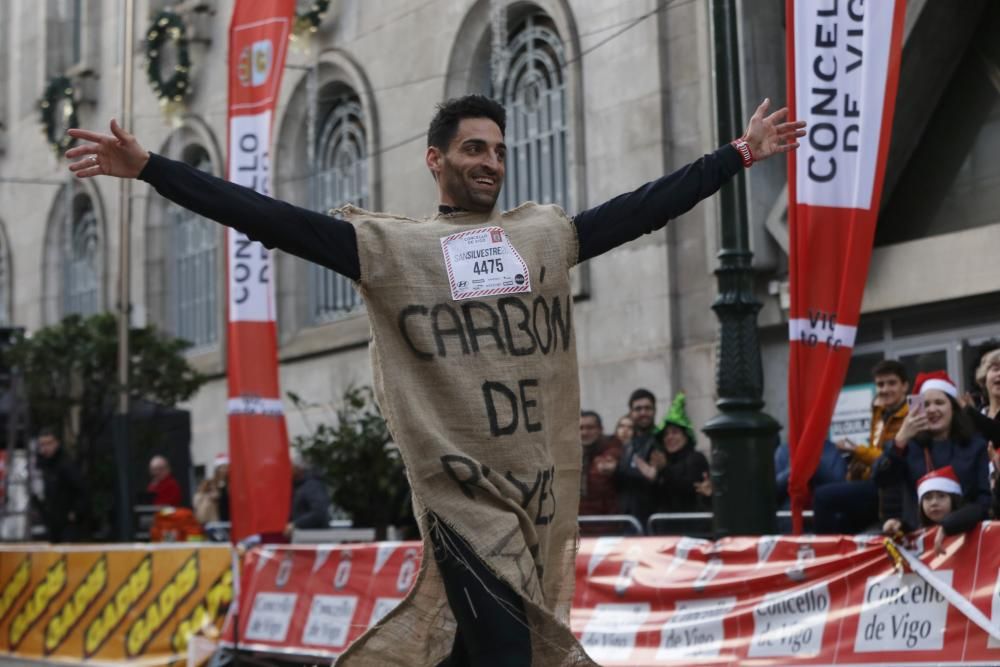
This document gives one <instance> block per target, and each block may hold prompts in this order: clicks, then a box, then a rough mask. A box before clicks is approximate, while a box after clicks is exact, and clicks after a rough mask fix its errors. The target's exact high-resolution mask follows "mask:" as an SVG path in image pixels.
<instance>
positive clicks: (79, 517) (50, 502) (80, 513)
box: [34, 445, 90, 542]
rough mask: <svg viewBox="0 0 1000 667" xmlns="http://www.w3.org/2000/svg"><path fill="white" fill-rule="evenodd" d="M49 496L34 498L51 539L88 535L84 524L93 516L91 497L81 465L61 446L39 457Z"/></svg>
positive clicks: (75, 537) (44, 484)
mask: <svg viewBox="0 0 1000 667" xmlns="http://www.w3.org/2000/svg"><path fill="white" fill-rule="evenodd" d="M38 470H39V472H40V473H41V474H42V488H43V490H44V493H45V497H44V498H43V499H41V500H39V499H38V498H34V501H35V504H36V506H37V507H38V508H39V510H40V513H41V515H42V521H43V522H44V523H45V528H46V530H47V531H48V536H49V541H51V542H66V541H75V540H81V539H83V538H84V537H85V535H84V534H83V533H84V530H83V527H84V524H85V522H86V519H87V517H88V516H89V515H90V511H89V510H90V500H89V498H88V497H87V489H86V486H85V485H84V483H83V477H82V476H81V475H80V471H79V468H77V466H76V464H75V463H74V462H73V460H72V459H71V458H70V456H69V454H67V453H66V452H65V450H63V448H62V446H61V445H60V447H59V449H57V450H56V453H55V455H54V456H52V457H51V458H45V457H44V456H39V457H38Z"/></svg>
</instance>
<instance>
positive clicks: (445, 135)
mask: <svg viewBox="0 0 1000 667" xmlns="http://www.w3.org/2000/svg"><path fill="white" fill-rule="evenodd" d="M463 118H488V119H490V120H492V121H493V122H494V123H496V124H497V126H498V127H499V128H500V134H503V133H504V132H505V131H506V129H507V112H506V111H505V110H504V108H503V106H502V105H501V104H500V103H499V102H497V101H496V100H492V99H490V98H489V97H486V96H485V95H466V96H464V97H456V98H454V99H450V100H447V101H445V102H442V103H441V104H439V105H438V106H437V113H436V114H434V118H433V119H432V120H431V126H430V127H429V128H428V129H427V145H428V146H434V147H435V148H440V149H441V150H443V151H446V150H448V145H449V144H451V140H452V139H454V138H455V133H456V132H458V124H459V122H461V120H462V119H463Z"/></svg>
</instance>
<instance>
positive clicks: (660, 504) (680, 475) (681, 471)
mask: <svg viewBox="0 0 1000 667" xmlns="http://www.w3.org/2000/svg"><path fill="white" fill-rule="evenodd" d="M707 472H708V459H706V458H705V455H704V454H702V453H701V452H699V451H698V450H696V449H695V448H694V443H693V442H691V441H690V440H689V441H688V443H687V444H686V445H684V447H683V449H681V450H680V451H678V452H675V453H673V454H671V453H670V452H667V465H666V467H665V468H663V470H661V471H660V474H659V476H658V477H657V480H656V481H657V485H658V487H659V488H658V490H657V494H656V511H657V512H707V511H709V510H711V509H712V503H711V500H710V499H709V498H706V497H705V496H703V495H700V494H699V493H697V492H696V491H695V490H694V485H695V483H697V482H701V481H703V478H704V475H705V473H707Z"/></svg>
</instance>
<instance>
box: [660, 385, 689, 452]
mask: <svg viewBox="0 0 1000 667" xmlns="http://www.w3.org/2000/svg"><path fill="white" fill-rule="evenodd" d="M686 403H687V398H685V396H684V392H682V391H680V392H677V395H676V396H674V402H673V403H671V404H670V411H669V412H667V416H666V417H664V418H663V420H662V421H661V422H660V425H659V426H657V427H656V432H657V433H662V432H663V431H666V430H667V425H668V424H673V425H674V426H677V427H679V428H681V429H683V430H684V433H686V434H687V437H688V440H690V441H691V444H692V445H694V444H695V437H694V427H693V425H692V424H691V418H690V417H688V413H687V409H686V408H685V404H686Z"/></svg>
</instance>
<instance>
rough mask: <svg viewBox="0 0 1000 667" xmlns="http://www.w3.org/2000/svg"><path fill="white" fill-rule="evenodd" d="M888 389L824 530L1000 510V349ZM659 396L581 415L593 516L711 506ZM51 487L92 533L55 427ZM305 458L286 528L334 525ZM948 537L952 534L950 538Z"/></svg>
mask: <svg viewBox="0 0 1000 667" xmlns="http://www.w3.org/2000/svg"><path fill="white" fill-rule="evenodd" d="M872 379H873V382H874V385H875V396H874V400H873V402H872V406H871V426H870V431H869V437H868V440H867V442H852V441H851V440H849V439H841V440H838V441H833V440H827V441H826V442H825V443H824V444H823V452H822V456H821V458H820V463H819V466H818V468H817V470H816V472H815V474H814V475H813V477H812V479H811V480H810V487H811V490H812V495H813V504H812V508H813V513H814V524H813V527H814V529H815V532H817V533H830V534H850V533H858V532H872V531H880V530H881V531H884V532H886V533H890V534H895V533H899V532H903V531H909V530H913V529H916V528H919V527H921V526H926V525H929V524H937V525H941V526H942V530H941V531H938V535H939V536H944V535H946V534H947V535H953V534H956V533H959V532H963V531H965V530H968V529H969V528H971V527H972V526H974V525H976V524H977V523H978V522H979V521H981V520H983V519H987V518H1000V486H998V485H997V484H996V480H997V477H998V470H1000V455H998V453H997V450H996V447H995V445H996V444H997V443H1000V349H994V350H992V351H988V352H986V353H985V354H983V356H982V358H981V361H980V363H979V364H978V367H977V369H976V373H975V384H976V387H977V389H978V391H976V394H975V395H973V394H970V393H959V390H958V387H957V385H956V383H955V382H954V381H953V380H952V379H951V378H950V377H948V375H947V373H945V372H944V371H934V372H924V373H920V374H918V375H917V376H916V377H915V378H912V379H911V378H910V377H909V374H908V373H907V370H906V368H905V366H904V365H903V364H901V363H900V362H898V361H895V360H884V361H881V362H879V363H878V364H876V365H875V367H874V368H873V369H872ZM656 414H657V403H656V397H655V396H654V395H653V393H652V392H650V391H648V390H646V389H636V390H635V391H633V392H632V394H631V395H630V396H629V400H628V412H627V413H626V414H624V415H622V416H621V417H619V418H618V420H617V421H616V422H615V424H614V428H613V430H612V432H611V433H610V434H605V428H604V423H603V421H602V419H601V417H600V415H599V414H597V413H596V412H594V411H592V410H584V411H583V412H582V413H581V415H580V442H581V448H582V463H583V465H582V468H581V475H580V506H579V513H580V515H581V516H608V515H627V516H631V517H634V518H635V519H636V520H637V521H638V522H639V523H640V525H641V526H645V525H646V523H647V519H648V518H649V517H650V516H651V515H653V514H660V513H672V514H676V513H690V512H710V511H711V510H712V500H711V499H712V483H711V479H710V477H709V463H708V460H707V459H706V457H705V455H704V454H702V453H701V452H700V451H698V449H697V440H696V435H695V429H694V428H693V425H692V423H691V420H690V418H689V417H688V414H687V410H686V402H685V396H684V394H683V393H678V394H677V395H676V396H675V397H674V399H673V401H672V402H671V404H670V406H669V409H667V411H666V414H665V416H664V417H662V418H661V419H660V420H659V421H657V420H656ZM37 442H38V454H39V457H38V467H39V470H40V472H41V476H42V480H41V481H42V487H43V489H42V490H43V493H42V498H34V500H35V507H36V509H37V510H38V511H39V514H40V517H41V519H42V521H43V523H44V524H45V526H46V529H47V533H48V536H49V539H50V540H51V541H53V542H58V541H65V540H78V539H85V532H86V531H85V525H86V520H87V517H86V515H85V512H84V508H86V507H87V503H86V502H85V501H84V502H81V499H84V498H85V497H86V495H87V489H86V486H85V484H84V482H83V480H82V479H81V476H80V474H79V471H78V469H77V468H76V466H75V465H74V464H73V462H72V460H71V458H70V456H69V454H68V453H67V452H66V451H64V449H63V448H62V445H61V443H60V441H59V438H58V437H57V436H56V433H55V432H54V431H53V430H52V429H43V430H42V431H41V432H39V434H38V441H37ZM294 454H296V456H295V457H294V458H295V460H294V461H293V498H292V512H291V516H290V517H289V523H288V525H287V527H286V530H285V534H286V536H290V535H291V533H292V532H293V531H294V530H295V529H303V528H321V527H325V526H326V525H328V518H329V513H328V512H329V506H330V498H329V495H328V493H327V490H326V487H325V485H324V484H323V482H322V481H321V480H319V479H318V478H317V477H316V476H315V475H314V474H313V473H311V472H310V471H309V470H308V468H307V467H306V466H305V465H304V464H303V463H302V461H301V457H300V456H297V454H298V452H295V453H294ZM789 458H790V457H789V447H788V444H787V443H782V444H780V445H778V446H777V447H776V449H775V453H774V464H775V473H776V477H775V493H776V500H777V506H778V508H779V509H787V508H788V492H787V486H788V474H789ZM228 464H229V461H228V458H227V457H225V455H220V456H218V457H216V460H215V461H214V465H213V467H212V469H211V470H210V471H209V476H208V477H207V478H206V479H205V480H204V481H202V482H201V484H200V485H199V487H198V489H197V491H196V492H195V494H194V497H193V503H192V505H193V513H194V516H195V517H196V518H197V520H198V521H199V522H201V523H202V524H212V523H216V522H226V521H228V520H229V509H230V508H229V495H228V470H229V465H228ZM149 474H150V482H149V484H148V486H147V487H146V489H145V493H144V494H143V495H144V497H145V500H146V501H147V502H149V503H151V504H152V505H154V506H172V507H178V506H182V505H183V504H184V503H183V499H182V498H181V488H180V485H179V484H178V482H177V480H176V479H175V478H174V476H173V474H172V472H171V470H170V465H169V463H168V462H167V460H166V459H165V458H164V457H162V456H154V457H153V458H152V459H151V460H150V463H149ZM939 539H940V538H939Z"/></svg>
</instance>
